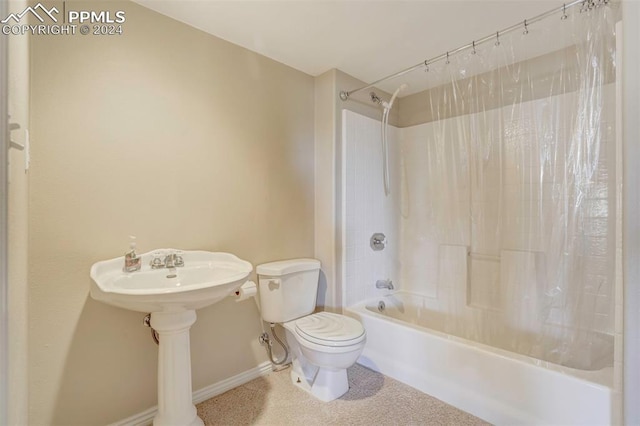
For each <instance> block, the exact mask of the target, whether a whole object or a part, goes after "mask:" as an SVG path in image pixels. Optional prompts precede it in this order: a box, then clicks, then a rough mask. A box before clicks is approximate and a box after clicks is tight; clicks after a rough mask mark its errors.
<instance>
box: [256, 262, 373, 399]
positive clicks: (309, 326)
mask: <svg viewBox="0 0 640 426" xmlns="http://www.w3.org/2000/svg"><path fill="white" fill-rule="evenodd" d="M256 272H257V273H258V294H259V297H260V311H261V314H262V319H263V320H264V321H267V322H269V323H278V324H281V325H282V326H283V327H284V329H285V330H286V333H287V343H288V344H289V347H290V349H291V355H292V369H291V380H292V381H293V383H294V384H295V385H296V386H299V387H301V388H302V389H304V390H306V391H307V392H310V393H311V394H312V395H314V396H315V397H316V398H318V399H320V400H322V401H331V400H334V399H336V398H339V397H340V396H342V395H343V394H344V393H345V392H347V391H348V390H349V382H348V379H347V368H349V367H351V366H352V365H353V364H354V363H355V362H356V360H357V359H358V357H359V356H360V353H362V349H363V348H364V344H365V341H366V333H365V330H364V327H363V326H362V324H360V322H358V321H356V320H355V319H353V318H349V317H346V316H344V315H338V314H332V313H329V312H319V313H316V314H313V313H312V312H313V311H314V309H315V308H316V295H317V291H318V278H319V274H320V261H318V260H316V259H292V260H283V261H279V262H271V263H265V264H263V265H259V266H258V267H257V268H256Z"/></svg>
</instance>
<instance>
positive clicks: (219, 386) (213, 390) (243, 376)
mask: <svg viewBox="0 0 640 426" xmlns="http://www.w3.org/2000/svg"><path fill="white" fill-rule="evenodd" d="M271 371H272V369H271V363H270V362H269V361H265V362H263V363H262V364H260V365H258V366H257V367H255V368H252V369H251V370H247V371H245V372H242V373H240V374H236V375H235V376H233V377H229V378H228V379H224V380H221V381H219V382H218V383H214V384H212V385H209V386H207V387H204V388H202V389H199V390H197V391H195V392H193V403H194V404H199V403H201V402H202V401H206V400H207V399H209V398H213V397H214V396H216V395H220V394H221V393H224V392H226V391H228V390H230V389H233V388H235V387H238V386H240V385H243V384H245V383H247V382H250V381H251V380H253V379H257V378H258V377H261V376H265V375H267V374H269V373H270V372H271ZM157 413H158V407H157V406H155V407H151V408H149V409H148V410H145V411H142V412H140V413H138V414H134V415H133V416H130V417H127V418H126V419H122V420H120V421H117V422H115V423H111V424H110V425H109V426H146V425H150V424H152V423H153V418H154V417H155V415H156V414H157Z"/></svg>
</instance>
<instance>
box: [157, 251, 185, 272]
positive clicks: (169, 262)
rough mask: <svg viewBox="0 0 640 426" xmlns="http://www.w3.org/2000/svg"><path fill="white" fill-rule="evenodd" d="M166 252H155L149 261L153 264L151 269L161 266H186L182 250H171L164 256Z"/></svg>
mask: <svg viewBox="0 0 640 426" xmlns="http://www.w3.org/2000/svg"><path fill="white" fill-rule="evenodd" d="M163 255H164V254H163V253H162V252H157V253H154V254H153V256H152V259H151V262H150V263H149V264H150V265H151V269H161V268H169V269H171V268H180V267H182V266H184V259H183V258H182V252H181V251H177V252H171V253H169V254H167V255H166V256H164V258H163V257H162V256H163Z"/></svg>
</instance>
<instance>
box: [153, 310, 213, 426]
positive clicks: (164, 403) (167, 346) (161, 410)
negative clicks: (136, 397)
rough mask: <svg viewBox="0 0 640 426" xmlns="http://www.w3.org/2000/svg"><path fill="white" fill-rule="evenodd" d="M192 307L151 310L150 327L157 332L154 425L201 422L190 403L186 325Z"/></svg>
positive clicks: (189, 323) (193, 425) (193, 316)
mask: <svg viewBox="0 0 640 426" xmlns="http://www.w3.org/2000/svg"><path fill="white" fill-rule="evenodd" d="M195 322H196V312H195V311H183V312H153V313H152V314H151V327H153V328H154V330H156V331H157V332H158V336H159V339H160V344H159V349H158V414H157V415H156V417H155V418H154V419H153V424H154V426H164V425H172V426H174V425H189V426H196V425H204V423H203V422H202V420H201V419H200V417H198V415H197V412H196V407H195V406H194V405H193V400H192V396H191V395H192V391H193V390H192V389H191V351H190V347H189V329H190V328H191V326H192V325H193V323H195Z"/></svg>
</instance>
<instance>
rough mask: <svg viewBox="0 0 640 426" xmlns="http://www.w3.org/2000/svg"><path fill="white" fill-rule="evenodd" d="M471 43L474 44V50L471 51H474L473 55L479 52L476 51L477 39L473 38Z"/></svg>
mask: <svg viewBox="0 0 640 426" xmlns="http://www.w3.org/2000/svg"><path fill="white" fill-rule="evenodd" d="M471 45H472V46H473V51H472V52H471V53H472V54H473V55H475V54H476V53H477V52H476V41H475V40H473V41H472V42H471Z"/></svg>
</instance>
